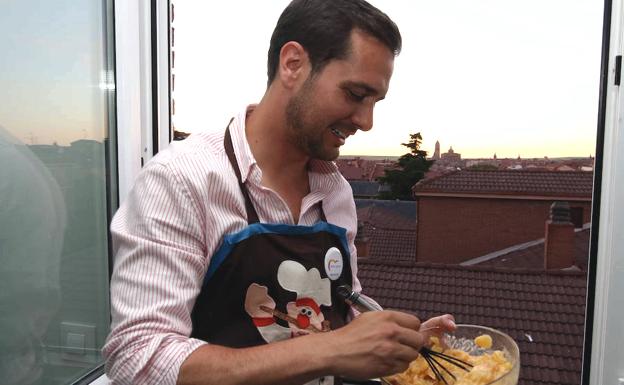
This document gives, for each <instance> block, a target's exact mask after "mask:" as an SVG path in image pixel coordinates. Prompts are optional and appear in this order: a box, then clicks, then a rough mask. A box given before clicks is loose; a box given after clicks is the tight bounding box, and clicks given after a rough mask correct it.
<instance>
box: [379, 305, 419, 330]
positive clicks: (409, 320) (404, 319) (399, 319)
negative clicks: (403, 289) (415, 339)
mask: <svg viewBox="0 0 624 385" xmlns="http://www.w3.org/2000/svg"><path fill="white" fill-rule="evenodd" d="M385 313H387V314H388V316H390V317H391V319H392V320H393V321H394V322H396V323H397V324H398V325H400V326H402V327H404V328H407V329H412V330H418V329H419V328H420V320H419V319H418V317H416V316H414V315H411V314H408V313H404V312H400V311H393V310H387V311H385Z"/></svg>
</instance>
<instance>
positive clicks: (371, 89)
mask: <svg viewBox="0 0 624 385" xmlns="http://www.w3.org/2000/svg"><path fill="white" fill-rule="evenodd" d="M342 85H343V86H344V87H356V88H360V89H363V90H364V91H365V92H366V93H367V94H368V95H379V94H380V92H379V91H378V90H377V89H376V88H375V87H372V86H370V85H368V84H366V83H364V82H353V81H346V82H344V83H343V84H342ZM385 97H386V96H385V95H381V96H380V97H379V98H378V99H377V100H378V101H379V100H383V99H384V98H385Z"/></svg>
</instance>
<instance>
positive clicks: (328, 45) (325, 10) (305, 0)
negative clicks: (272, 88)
mask: <svg viewBox="0 0 624 385" xmlns="http://www.w3.org/2000/svg"><path fill="white" fill-rule="evenodd" d="M354 29H359V30H361V31H362V32H364V33H366V34H368V35H371V36H373V37H375V38H376V39H378V40H379V41H381V42H382V43H383V44H384V45H386V46H387V47H388V49H389V50H390V51H392V52H393V53H394V54H395V55H398V54H399V52H400V51H401V33H400V32H399V28H398V27H397V26H396V24H395V23H394V22H393V21H392V20H390V18H389V17H388V15H386V14H385V13H383V12H381V11H380V10H379V9H377V8H375V7H373V6H372V5H370V4H369V3H367V2H366V1H364V0H293V1H292V2H291V3H290V4H289V5H288V7H286V9H284V12H282V15H281V16H280V18H279V20H278V21H277V25H276V26H275V30H274V31H273V36H271V45H270V47H269V60H268V71H267V74H268V78H269V79H268V84H269V85H270V84H271V83H272V82H273V79H275V75H276V74H277V68H278V64H279V58H280V50H281V49H282V46H283V45H284V44H286V43H287V42H289V41H296V42H298V43H299V44H301V45H302V46H303V48H305V50H306V51H307V53H308V56H309V58H310V63H311V65H312V73H313V74H314V73H317V72H319V71H320V70H322V69H323V67H325V65H326V64H327V63H329V62H330V61H331V60H333V59H344V58H346V57H347V56H348V54H349V49H350V43H351V31H353V30H354Z"/></svg>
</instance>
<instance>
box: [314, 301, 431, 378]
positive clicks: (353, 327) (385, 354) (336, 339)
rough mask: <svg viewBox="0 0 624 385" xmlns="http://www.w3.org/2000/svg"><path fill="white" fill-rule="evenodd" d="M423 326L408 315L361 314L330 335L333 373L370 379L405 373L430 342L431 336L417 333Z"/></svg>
mask: <svg viewBox="0 0 624 385" xmlns="http://www.w3.org/2000/svg"><path fill="white" fill-rule="evenodd" d="M438 322H439V321H435V324H436V325H437V324H438ZM420 326H421V325H420V320H419V319H418V318H417V317H415V316H413V315H411V314H407V313H402V312H396V311H378V312H368V313H363V314H361V315H360V316H358V317H357V318H356V319H354V320H353V321H352V322H351V323H350V324H348V325H347V326H345V327H343V328H341V329H338V330H336V331H334V332H331V333H328V334H327V338H326V345H325V346H326V354H327V357H328V358H329V362H328V365H329V367H330V368H331V373H332V374H334V375H339V376H344V377H349V378H354V379H369V378H375V377H380V376H386V375H389V374H394V373H399V372H402V371H404V370H405V369H407V367H408V366H409V364H410V362H412V361H413V360H415V359H416V357H417V356H418V351H419V350H420V348H421V347H422V346H423V345H424V344H426V343H427V342H428V339H429V336H428V334H425V333H421V332H419V331H418V330H419V328H420Z"/></svg>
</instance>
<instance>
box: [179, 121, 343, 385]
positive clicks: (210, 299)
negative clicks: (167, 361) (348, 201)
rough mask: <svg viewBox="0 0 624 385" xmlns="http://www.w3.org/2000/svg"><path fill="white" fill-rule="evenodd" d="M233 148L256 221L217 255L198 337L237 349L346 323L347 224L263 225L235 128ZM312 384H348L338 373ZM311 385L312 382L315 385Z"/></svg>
mask: <svg viewBox="0 0 624 385" xmlns="http://www.w3.org/2000/svg"><path fill="white" fill-rule="evenodd" d="M224 146H225V151H226V154H227V156H228V159H229V161H230V163H231V164H232V168H233V170H234V172H235V173H236V176H237V177H238V180H239V186H240V189H241V193H242V195H243V197H244V199H245V207H246V211H247V221H248V226H247V227H245V228H244V229H243V230H241V231H239V232H237V233H233V234H228V235H226V236H225V237H224V240H223V243H222V245H221V247H220V248H219V249H218V250H217V251H216V252H215V254H214V255H213V256H212V258H211V262H210V265H209V267H208V271H207V273H206V275H205V277H204V282H203V285H202V288H201V291H200V293H199V295H198V297H197V300H196V302H195V305H194V307H193V311H192V313H191V318H192V321H193V330H192V332H191V337H194V338H199V339H202V340H204V341H207V342H209V343H214V344H218V345H223V346H229V347H234V348H242V347H250V346H257V345H261V344H266V343H271V342H275V341H281V340H285V339H289V338H296V337H299V336H302V335H306V334H310V333H322V332H326V331H329V330H335V329H337V328H339V327H342V326H344V324H345V321H346V317H347V313H348V306H347V305H346V304H345V303H344V301H343V300H342V299H341V298H340V297H339V296H338V294H337V291H336V288H337V287H338V286H340V285H345V284H347V285H352V272H351V265H350V263H349V261H350V257H349V252H348V250H349V248H348V243H347V238H346V230H345V229H344V228H342V227H339V226H336V225H333V224H330V223H328V222H327V221H326V220H325V215H324V212H323V210H322V203H321V217H322V220H321V221H320V222H318V223H316V224H315V225H313V226H300V225H287V224H270V223H260V221H259V219H258V215H257V213H256V210H255V208H254V206H253V204H252V202H251V199H250V197H249V194H248V192H247V188H246V186H245V185H244V183H242V179H241V175H240V170H239V167H238V163H237V160H236V156H235V154H234V151H233V146H232V141H231V136H230V133H229V128H228V129H227V130H226V133H225V140H224ZM308 384H309V385H312V384H323V385H329V384H336V385H338V384H341V381H340V379H339V378H333V377H331V376H327V377H323V378H320V379H316V380H314V381H311V382H309V383H308ZM308 384H306V385H308Z"/></svg>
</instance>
